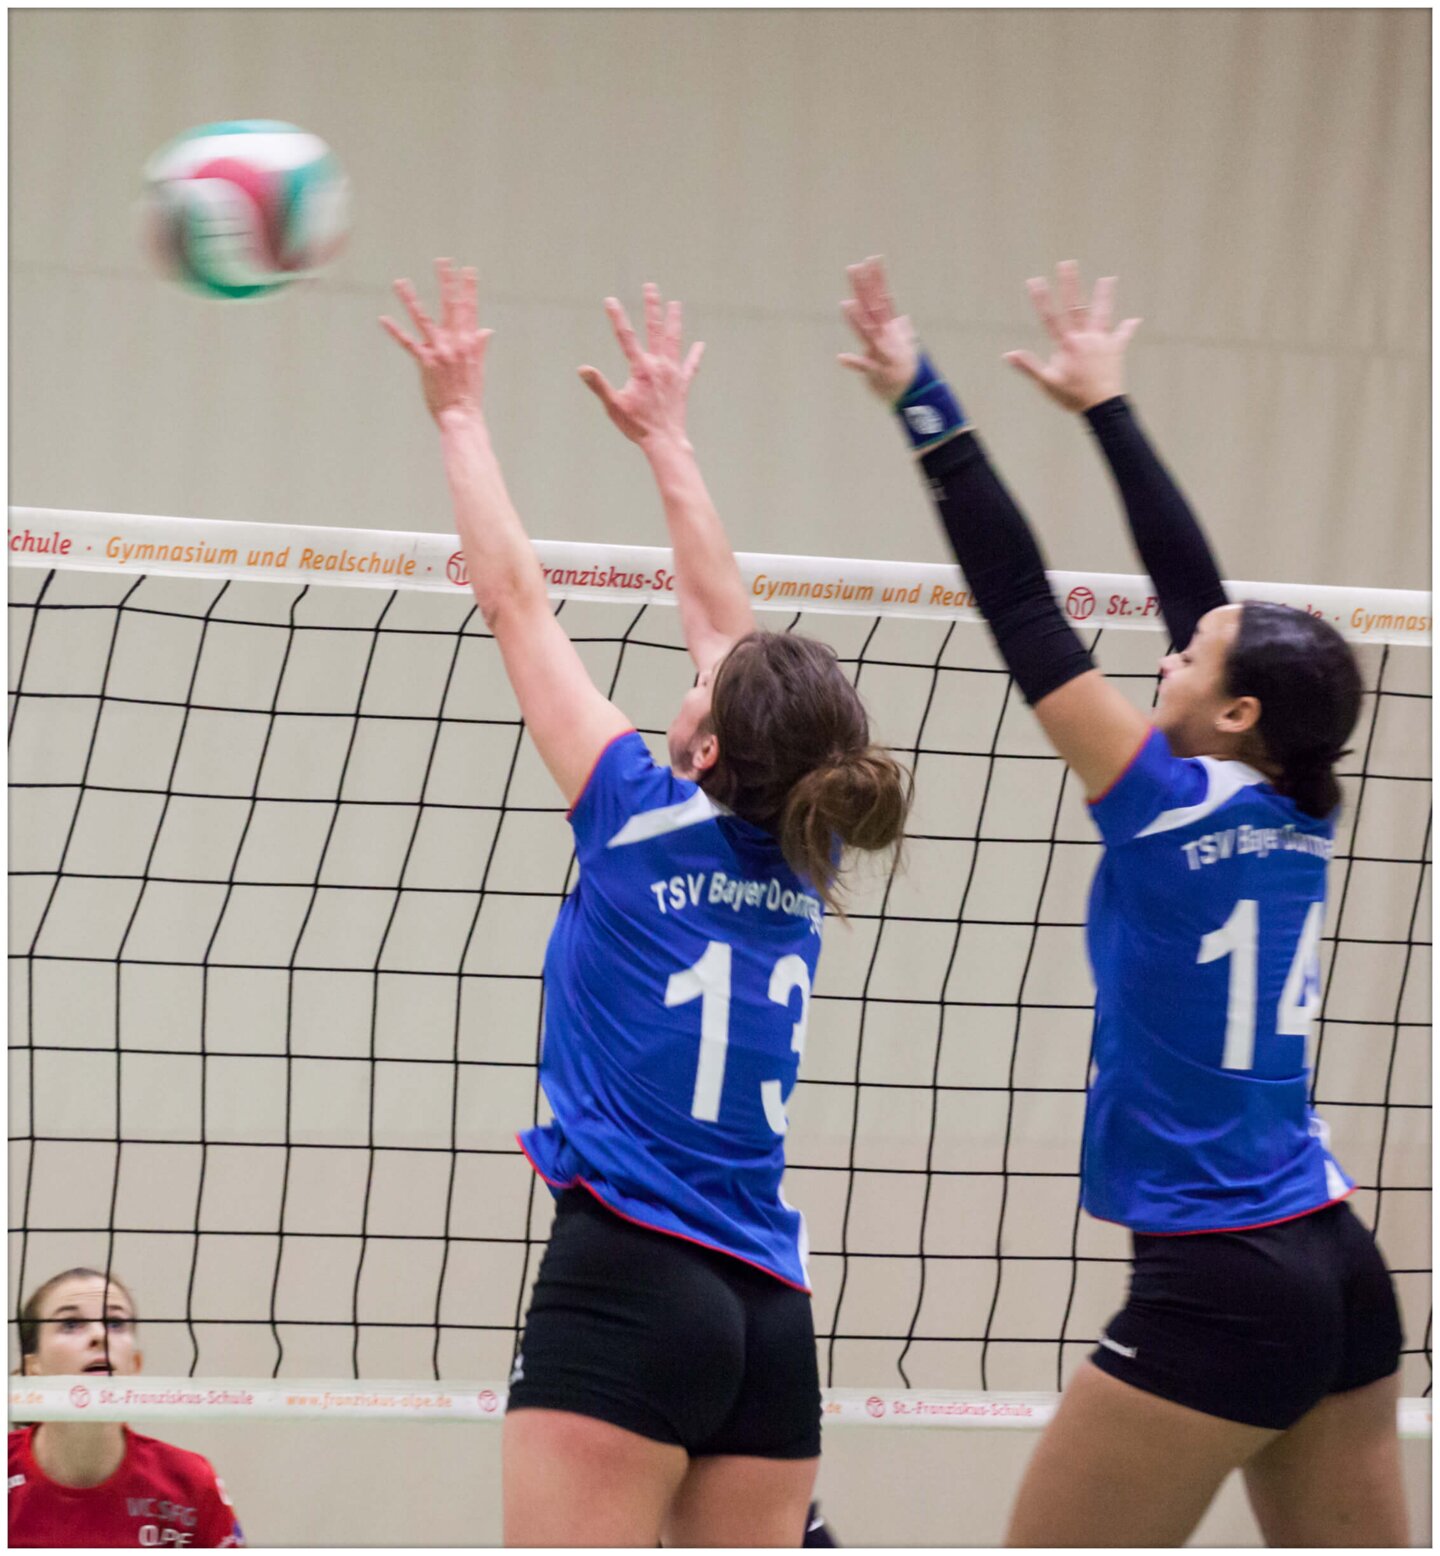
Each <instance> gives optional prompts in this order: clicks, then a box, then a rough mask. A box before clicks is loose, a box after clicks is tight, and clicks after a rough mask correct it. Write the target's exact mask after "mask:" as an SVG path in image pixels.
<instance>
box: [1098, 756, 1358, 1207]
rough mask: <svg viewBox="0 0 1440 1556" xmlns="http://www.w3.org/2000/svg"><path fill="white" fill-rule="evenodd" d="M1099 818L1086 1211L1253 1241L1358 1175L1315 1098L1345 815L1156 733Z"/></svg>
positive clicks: (1341, 1191) (1102, 804)
mask: <svg viewBox="0 0 1440 1556" xmlns="http://www.w3.org/2000/svg"><path fill="white" fill-rule="evenodd" d="M1091 813H1092V815H1093V816H1094V818H1095V821H1096V823H1097V825H1098V826H1099V828H1100V832H1101V835H1102V836H1103V838H1104V840H1105V844H1106V848H1105V856H1104V859H1103V860H1102V862H1101V865H1100V868H1099V870H1098V872H1097V873H1096V876H1095V883H1094V886H1093V887H1092V889H1091V895H1090V916H1089V950H1090V962H1091V966H1092V967H1093V969H1094V973H1095V986H1096V999H1095V1074H1094V1076H1093V1078H1092V1081H1091V1087H1090V1100H1089V1105H1088V1108H1087V1110H1086V1115H1085V1147H1084V1156H1083V1161H1082V1167H1081V1180H1082V1203H1083V1204H1084V1206H1085V1208H1086V1209H1087V1210H1088V1211H1089V1212H1090V1213H1091V1214H1092V1215H1095V1216H1100V1217H1102V1218H1104V1219H1105V1220H1107V1221H1119V1222H1122V1223H1123V1224H1124V1225H1126V1226H1128V1227H1130V1228H1132V1229H1133V1230H1134V1231H1137V1232H1160V1233H1164V1232H1201V1231H1222V1230H1238V1229H1242V1228H1246V1227H1255V1226H1262V1225H1267V1224H1269V1223H1271V1222H1275V1221H1284V1220H1286V1219H1288V1218H1289V1217H1291V1216H1298V1215H1304V1214H1305V1213H1306V1212H1307V1211H1311V1210H1317V1209H1319V1208H1320V1207H1321V1206H1323V1205H1326V1204H1329V1203H1331V1202H1332V1201H1334V1200H1337V1199H1341V1198H1343V1197H1344V1196H1345V1195H1346V1194H1348V1193H1349V1192H1350V1191H1351V1190H1352V1189H1353V1188H1354V1186H1355V1185H1354V1183H1353V1182H1352V1181H1351V1180H1350V1179H1349V1178H1347V1177H1346V1176H1345V1174H1344V1173H1343V1172H1341V1170H1340V1169H1339V1167H1338V1166H1337V1165H1336V1164H1335V1162H1334V1161H1333V1160H1332V1158H1331V1156H1330V1154H1329V1151H1328V1149H1327V1136H1326V1132H1325V1127H1324V1125H1323V1124H1322V1123H1321V1122H1320V1121H1319V1119H1317V1118H1316V1117H1315V1115H1314V1114H1313V1113H1312V1112H1311V1109H1310V1105H1309V1083H1310V1074H1309V1069H1308V1067H1307V1063H1306V1054H1305V1041H1306V1036H1307V1033H1308V1030H1309V1026H1310V1022H1311V1020H1312V1018H1313V1016H1314V1014H1315V1011H1316V1010H1317V1009H1318V1008H1319V1003H1320V932H1321V927H1322V922H1323V919H1324V913H1325V872H1326V864H1327V862H1328V861H1329V858H1330V855H1331V853H1332V852H1333V851H1334V836H1335V828H1334V820H1333V818H1329V819H1323V820H1322V819H1318V818H1316V817H1313V816H1307V815H1306V814H1305V813H1304V812H1303V811H1301V810H1300V809H1299V808H1298V807H1297V806H1296V805H1295V804H1294V803H1293V802H1292V801H1291V800H1288V799H1286V798H1284V797H1283V796H1282V795H1280V794H1277V793H1276V792H1275V790H1274V789H1273V788H1271V787H1270V785H1269V784H1268V783H1267V782H1266V781H1265V779H1264V777H1263V776H1262V775H1261V774H1260V773H1257V772H1256V771H1255V770H1254V769H1253V768H1250V767H1247V766H1245V765H1244V764H1243V763H1241V762H1229V761H1219V760H1216V759H1215V758H1213V757H1199V758H1195V759H1191V760H1184V761H1182V760H1180V759H1179V758H1177V757H1175V756H1173V755H1172V754H1171V752H1170V747H1169V745H1168V744H1167V743H1166V741H1165V737H1164V736H1163V735H1162V734H1161V733H1160V732H1159V731H1158V730H1155V731H1152V733H1151V734H1150V737H1149V739H1148V740H1147V741H1146V742H1145V744H1144V745H1143V746H1142V747H1141V749H1140V751H1139V753H1138V754H1137V756H1136V757H1135V760H1134V761H1133V762H1132V763H1131V765H1130V766H1129V768H1128V769H1127V770H1126V771H1125V773H1124V775H1123V776H1122V777H1121V778H1120V779H1119V781H1118V782H1117V783H1116V784H1115V785H1114V787H1113V788H1111V789H1110V791H1109V792H1108V793H1107V794H1105V795H1103V796H1102V797H1101V798H1100V799H1099V800H1097V801H1096V802H1095V803H1094V804H1093V805H1092V807H1091Z"/></svg>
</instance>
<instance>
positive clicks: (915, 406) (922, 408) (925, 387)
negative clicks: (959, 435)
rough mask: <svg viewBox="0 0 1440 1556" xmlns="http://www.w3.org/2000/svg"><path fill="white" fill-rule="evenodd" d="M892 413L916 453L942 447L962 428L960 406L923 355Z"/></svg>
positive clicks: (962, 418) (962, 412)
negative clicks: (940, 445) (937, 445)
mask: <svg viewBox="0 0 1440 1556" xmlns="http://www.w3.org/2000/svg"><path fill="white" fill-rule="evenodd" d="M895 411H896V414H897V415H898V416H899V417H900V424H901V425H902V426H903V427H904V429H905V436H906V437H907V438H909V440H910V447H911V448H912V449H914V450H915V452H916V453H923V452H924V451H925V450H926V449H927V448H932V447H933V446H934V445H935V444H936V443H943V442H944V441H945V439H946V438H948V437H950V436H951V435H952V434H953V433H956V432H959V431H960V429H961V428H962V427H963V426H964V425H965V412H964V411H963V410H961V409H960V402H959V401H958V400H957V399H956V398H955V395H954V393H953V391H952V390H951V388H950V385H949V384H947V383H946V382H945V380H944V379H943V378H941V376H940V375H939V374H938V373H937V372H936V371H935V365H934V363H933V362H931V360H930V358H929V357H927V356H926V355H925V354H924V353H923V352H922V353H921V355H920V362H919V365H918V366H917V367H916V369H915V376H914V378H912V379H911V380H910V387H909V388H908V389H907V390H906V391H905V393H904V394H903V395H901V396H900V398H899V399H898V400H897V401H896V402H895Z"/></svg>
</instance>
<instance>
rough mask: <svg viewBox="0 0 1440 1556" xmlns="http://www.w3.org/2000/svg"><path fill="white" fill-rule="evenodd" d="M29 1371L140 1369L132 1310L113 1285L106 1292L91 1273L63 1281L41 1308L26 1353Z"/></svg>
mask: <svg viewBox="0 0 1440 1556" xmlns="http://www.w3.org/2000/svg"><path fill="white" fill-rule="evenodd" d="M25 1371H26V1372H28V1373H49V1374H53V1373H76V1372H96V1373H107V1372H108V1373H114V1374H116V1375H117V1376H126V1375H128V1374H130V1373H135V1372H139V1371H140V1351H139V1349H138V1347H137V1346H136V1343H135V1314H134V1311H133V1310H132V1309H131V1306H130V1299H129V1297H127V1296H126V1295H125V1293H124V1292H123V1291H122V1290H121V1289H120V1288H119V1287H118V1286H116V1285H113V1284H112V1285H111V1286H110V1287H109V1289H108V1291H107V1289H106V1286H105V1282H104V1281H103V1280H101V1279H100V1278H99V1277H98V1276H94V1275H76V1276H74V1277H72V1278H71V1279H70V1280H65V1281H61V1282H60V1284H59V1285H58V1286H56V1287H55V1288H54V1290H53V1291H51V1292H50V1293H49V1295H48V1296H47V1297H46V1298H45V1305H44V1307H43V1308H42V1309H41V1311H40V1335H39V1342H38V1346H37V1348H36V1350H35V1351H34V1352H32V1353H31V1354H30V1355H29V1356H27V1357H26V1358H25Z"/></svg>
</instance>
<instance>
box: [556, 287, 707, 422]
mask: <svg viewBox="0 0 1440 1556" xmlns="http://www.w3.org/2000/svg"><path fill="white" fill-rule="evenodd" d="M605 312H606V313H607V314H609V316H610V323H611V325H612V326H613V327H614V330H615V339H616V340H617V341H618V342H619V344H620V349H621V351H623V352H624V353H625V360H626V361H627V362H628V363H629V364H630V378H629V381H628V382H627V383H626V384H625V385H624V387H623V388H620V389H616V388H614V387H613V385H611V383H610V382H609V380H608V379H607V378H606V377H605V375H604V373H602V372H601V371H600V369H599V368H598V367H590V366H588V365H587V366H585V367H582V368H580V369H579V373H580V378H581V381H582V382H583V383H584V384H585V387H586V388H587V389H589V390H590V391H591V392H592V393H593V394H594V395H595V397H596V399H598V400H599V401H600V403H601V404H602V405H603V406H604V407H605V409H606V411H607V412H608V413H609V416H610V420H611V421H613V422H614V423H615V425H616V426H617V427H618V428H619V429H620V431H621V432H623V433H624V434H625V436H626V437H627V438H629V439H630V441H631V442H632V443H639V444H642V445H643V444H645V443H647V442H649V441H651V440H652V439H666V438H668V439H672V440H674V441H676V442H679V443H681V444H683V445H684V446H686V447H688V446H689V440H688V439H687V438H686V436H685V402H686V399H687V397H688V396H689V393H690V385H691V383H692V381H693V380H694V377H695V374H696V372H697V370H698V369H699V367H700V358H701V356H702V355H703V353H704V351H705V343H704V342H703V341H696V342H695V344H694V345H693V346H691V348H690V350H689V352H688V353H687V354H686V356H685V359H684V361H683V362H682V361H681V359H680V342H681V339H682V335H683V331H682V327H681V320H682V316H681V308H680V304H679V303H678V302H671V303H670V304H669V305H668V306H666V304H664V303H663V302H662V301H661V298H660V288H659V287H658V286H656V285H655V283H654V282H653V281H647V282H646V283H645V350H643V351H642V350H641V349H640V342H639V341H638V340H637V339H636V338H635V331H634V329H633V327H632V326H631V323H630V320H629V317H628V316H627V315H626V312H625V310H624V308H622V307H621V306H620V302H619V299H618V298H614V297H607V298H606V299H605Z"/></svg>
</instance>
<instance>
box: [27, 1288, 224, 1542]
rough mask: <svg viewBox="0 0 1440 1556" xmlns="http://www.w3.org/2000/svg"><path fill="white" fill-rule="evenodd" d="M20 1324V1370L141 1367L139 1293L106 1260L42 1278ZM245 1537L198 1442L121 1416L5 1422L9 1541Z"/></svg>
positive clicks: (107, 1372) (105, 1372) (111, 1371)
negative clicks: (190, 1443)
mask: <svg viewBox="0 0 1440 1556" xmlns="http://www.w3.org/2000/svg"><path fill="white" fill-rule="evenodd" d="M19 1328H20V1370H21V1372H22V1373H23V1374H24V1375H25V1376H27V1377H36V1376H41V1375H50V1376H53V1375H55V1374H62V1375H65V1376H86V1377H88V1376H92V1375H93V1376H94V1377H96V1378H108V1377H129V1376H133V1375H134V1374H135V1373H137V1372H139V1371H140V1352H139V1350H138V1349H137V1347H136V1343H135V1303H134V1301H133V1300H132V1298H131V1296H130V1293H129V1291H127V1290H126V1288H125V1286H124V1285H123V1283H122V1282H120V1281H119V1280H117V1279H116V1278H115V1276H113V1275H112V1276H111V1277H110V1278H109V1280H108V1282H107V1280H106V1278H105V1275H104V1272H103V1271H101V1270H89V1269H77V1270H66V1271H65V1272H64V1273H63V1274H61V1275H56V1276H55V1277H53V1278H52V1279H51V1280H48V1281H46V1282H45V1284H44V1285H43V1286H41V1287H40V1289H39V1290H38V1291H37V1292H36V1293H35V1294H34V1295H33V1296H32V1297H31V1298H30V1300H29V1301H28V1302H27V1303H26V1304H25V1305H24V1307H23V1308H21V1310H20V1324H19ZM82 1386H83V1385H82ZM97 1386H98V1385H97ZM244 1543H245V1542H244V1540H243V1538H242V1537H241V1534H240V1526H239V1524H237V1523H236V1522H235V1509H234V1508H233V1507H231V1505H230V1500H229V1498H228V1497H227V1496H226V1495H225V1488H224V1487H223V1486H222V1485H221V1484H220V1481H219V1479H218V1478H217V1476H216V1474H215V1471H214V1470H213V1469H212V1468H211V1467H210V1464H209V1461H208V1460H206V1459H203V1458H201V1457H200V1455H199V1454H198V1453H189V1452H187V1451H186V1450H185V1449H184V1448H175V1447H172V1446H171V1445H170V1444H169V1443H162V1442H158V1441H157V1440H156V1439H155V1438H153V1437H142V1436H141V1435H140V1434H139V1433H138V1432H132V1431H131V1430H130V1428H129V1427H128V1426H121V1425H120V1424H119V1423H117V1422H106V1421H96V1422H86V1421H47V1422H45V1423H43V1424H42V1425H40V1426H25V1427H21V1428H19V1430H17V1431H13V1432H11V1433H10V1544H11V1545H17V1546H19V1545H23V1546H49V1547H54V1546H67V1545H69V1546H75V1545H78V1546H102V1545H104V1546H109V1545H144V1546H152V1547H172V1546H181V1545H201V1546H211V1547H215V1546H221V1545H243V1544H244Z"/></svg>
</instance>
